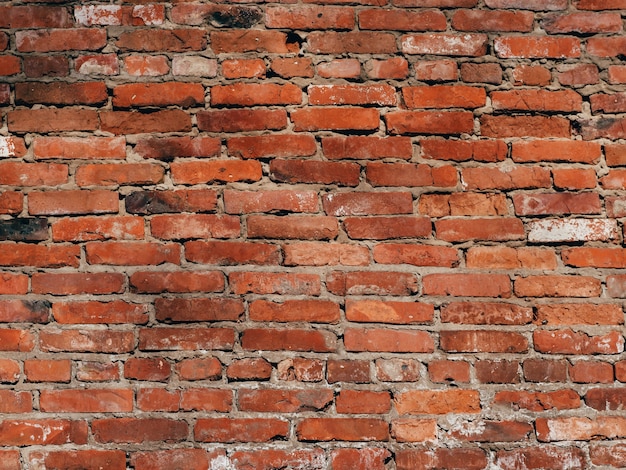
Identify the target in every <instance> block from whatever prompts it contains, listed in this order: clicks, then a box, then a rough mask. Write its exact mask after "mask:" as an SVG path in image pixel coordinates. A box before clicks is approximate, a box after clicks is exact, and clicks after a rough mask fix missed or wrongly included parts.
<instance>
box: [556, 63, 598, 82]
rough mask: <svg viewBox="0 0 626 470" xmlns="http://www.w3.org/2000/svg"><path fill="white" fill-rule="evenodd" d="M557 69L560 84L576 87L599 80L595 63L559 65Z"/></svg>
mask: <svg viewBox="0 0 626 470" xmlns="http://www.w3.org/2000/svg"><path fill="white" fill-rule="evenodd" d="M557 70H558V72H559V73H558V74H557V78H558V80H559V83H560V84H561V85H565V86H573V87H577V86H583V85H595V84H596V83H599V82H600V73H599V70H598V66H597V65H595V64H580V65H561V66H559V67H557Z"/></svg>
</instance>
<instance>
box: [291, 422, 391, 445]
mask: <svg viewBox="0 0 626 470" xmlns="http://www.w3.org/2000/svg"><path fill="white" fill-rule="evenodd" d="M296 435H297V437H298V440H300V441H323V442H325V441H350V442H359V441H387V440H389V426H388V424H387V423H386V422H385V421H383V420H381V419H375V418H305V419H303V420H302V421H300V422H299V423H298V424H297V426H296Z"/></svg>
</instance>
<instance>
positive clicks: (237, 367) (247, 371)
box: [226, 358, 273, 380]
mask: <svg viewBox="0 0 626 470" xmlns="http://www.w3.org/2000/svg"><path fill="white" fill-rule="evenodd" d="M272 370H273V368H272V365H271V364H270V363H269V362H267V361H266V360H265V359H263V358H247V359H240V360H238V361H233V362H232V363H231V364H230V365H229V366H228V367H227V369H226V375H227V376H228V379H229V380H269V379H270V377H271V376H272Z"/></svg>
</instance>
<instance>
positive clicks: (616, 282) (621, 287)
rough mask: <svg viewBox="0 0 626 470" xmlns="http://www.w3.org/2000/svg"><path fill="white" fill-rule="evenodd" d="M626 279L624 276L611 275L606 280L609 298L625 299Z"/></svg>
mask: <svg viewBox="0 0 626 470" xmlns="http://www.w3.org/2000/svg"><path fill="white" fill-rule="evenodd" d="M625 282H626V279H625V278H624V276H623V275H619V274H616V275H611V276H607V278H606V288H607V291H608V294H609V296H611V297H617V298H623V297H625V294H624V293H625V291H626V284H625Z"/></svg>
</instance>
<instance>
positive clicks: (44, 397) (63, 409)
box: [39, 389, 134, 413]
mask: <svg viewBox="0 0 626 470" xmlns="http://www.w3.org/2000/svg"><path fill="white" fill-rule="evenodd" d="M133 397H134V393H133V391H132V390H126V389H106V390H97V389H90V390H42V391H41V392H40V396H39V406H40V407H41V410H42V411H45V412H56V413H68V412H69V413H114V412H115V413H121V412H128V411H132V409H133Z"/></svg>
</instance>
